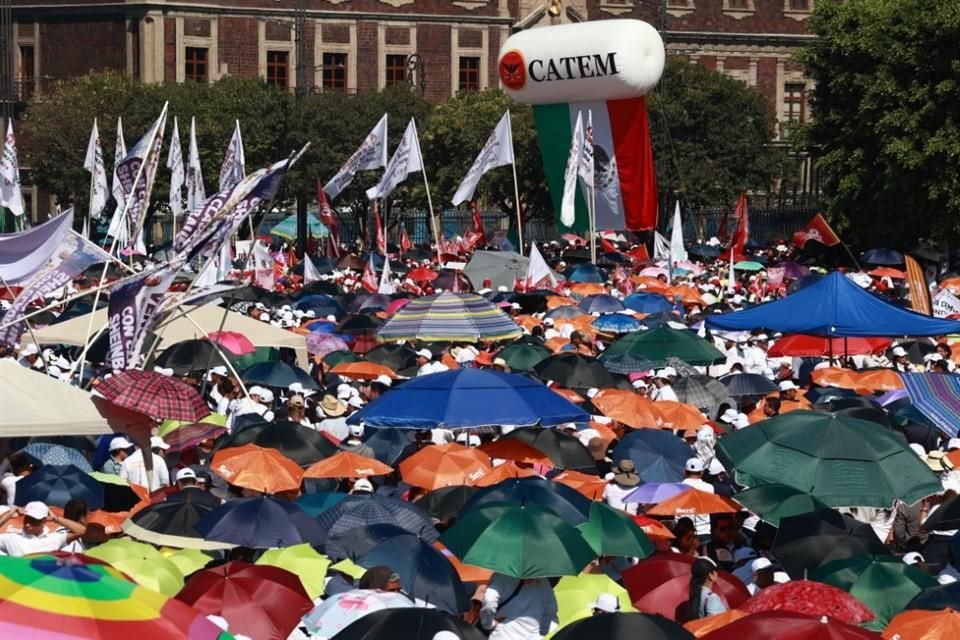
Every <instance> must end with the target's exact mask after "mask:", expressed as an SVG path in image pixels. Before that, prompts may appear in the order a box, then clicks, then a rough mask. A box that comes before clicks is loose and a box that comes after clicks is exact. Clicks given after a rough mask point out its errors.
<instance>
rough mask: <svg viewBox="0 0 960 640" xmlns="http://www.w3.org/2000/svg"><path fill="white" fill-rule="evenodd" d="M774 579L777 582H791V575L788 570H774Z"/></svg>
mask: <svg viewBox="0 0 960 640" xmlns="http://www.w3.org/2000/svg"><path fill="white" fill-rule="evenodd" d="M773 581H774V582H776V583H777V584H786V583H788V582H790V576H789V575H788V574H787V572H786V571H774V572H773Z"/></svg>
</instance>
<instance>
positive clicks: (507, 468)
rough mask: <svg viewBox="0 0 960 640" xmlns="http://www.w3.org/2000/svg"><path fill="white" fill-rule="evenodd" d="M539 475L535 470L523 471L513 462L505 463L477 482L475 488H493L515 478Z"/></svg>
mask: <svg viewBox="0 0 960 640" xmlns="http://www.w3.org/2000/svg"><path fill="white" fill-rule="evenodd" d="M547 462H549V460H548V461H547ZM536 475H539V474H538V473H537V472H536V471H534V470H533V469H522V468H520V467H518V466H517V465H515V464H513V463H512V462H504V463H503V464H501V465H498V466H496V467H494V468H493V471H492V472H490V473H488V474H487V475H485V476H483V477H482V478H480V479H479V480H477V482H476V484H474V485H473V486H475V487H492V486H493V485H495V484H499V483H501V482H503V481H504V480H513V479H514V478H532V477H533V476H536Z"/></svg>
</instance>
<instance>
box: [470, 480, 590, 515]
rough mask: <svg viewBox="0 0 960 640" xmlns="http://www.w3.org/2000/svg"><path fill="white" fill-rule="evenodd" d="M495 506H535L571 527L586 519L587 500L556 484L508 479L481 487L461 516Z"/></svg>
mask: <svg viewBox="0 0 960 640" xmlns="http://www.w3.org/2000/svg"><path fill="white" fill-rule="evenodd" d="M498 502H510V503H513V504H519V505H525V504H533V505H537V506H539V507H543V508H544V509H547V510H549V511H552V512H553V513H555V514H557V515H558V516H560V517H561V518H563V519H564V520H565V521H566V522H568V523H569V524H571V525H573V526H577V525H581V524H583V523H584V522H586V521H587V520H588V519H589V518H590V500H588V499H587V498H586V497H585V496H584V495H583V494H581V493H578V492H577V491H576V490H575V489H571V488H570V487H568V486H566V485H564V484H560V483H559V482H552V481H550V480H546V479H544V478H538V477H529V478H510V479H508V480H504V481H502V482H498V483H497V484H495V485H493V486H490V487H484V488H482V489H480V490H479V491H477V493H476V494H475V495H474V496H473V497H472V498H470V500H469V501H468V502H467V504H466V505H464V507H463V513H466V512H468V511H471V510H472V509H479V508H480V507H484V506H487V505H490V504H494V503H498ZM461 515H462V514H461Z"/></svg>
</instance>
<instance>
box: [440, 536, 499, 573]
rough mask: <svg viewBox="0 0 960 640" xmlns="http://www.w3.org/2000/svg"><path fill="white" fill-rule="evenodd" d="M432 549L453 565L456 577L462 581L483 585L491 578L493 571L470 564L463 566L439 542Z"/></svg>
mask: <svg viewBox="0 0 960 640" xmlns="http://www.w3.org/2000/svg"><path fill="white" fill-rule="evenodd" d="M433 548H434V549H436V550H437V551H439V552H440V553H441V554H442V555H443V557H444V558H446V559H447V560H448V561H449V562H450V564H452V565H453V568H454V569H456V570H457V575H459V576H460V579H461V580H462V581H464V582H484V583H486V582H490V578H491V577H492V576H493V571H490V570H489V569H484V568H482V567H477V566H474V565H472V564H463V563H462V562H460V559H459V558H458V557H457V556H455V555H453V552H452V551H450V549H447V548H446V547H445V546H443V543H442V542H440V541H439V540H438V541H437V542H434V543H433Z"/></svg>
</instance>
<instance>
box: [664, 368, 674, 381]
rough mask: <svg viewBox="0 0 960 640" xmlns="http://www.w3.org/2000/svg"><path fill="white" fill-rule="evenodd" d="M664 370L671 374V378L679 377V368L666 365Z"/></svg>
mask: <svg viewBox="0 0 960 640" xmlns="http://www.w3.org/2000/svg"><path fill="white" fill-rule="evenodd" d="M663 372H664V373H665V374H666V375H668V376H670V377H671V378H676V377H677V370H676V369H674V368H673V367H664V368H663Z"/></svg>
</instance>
